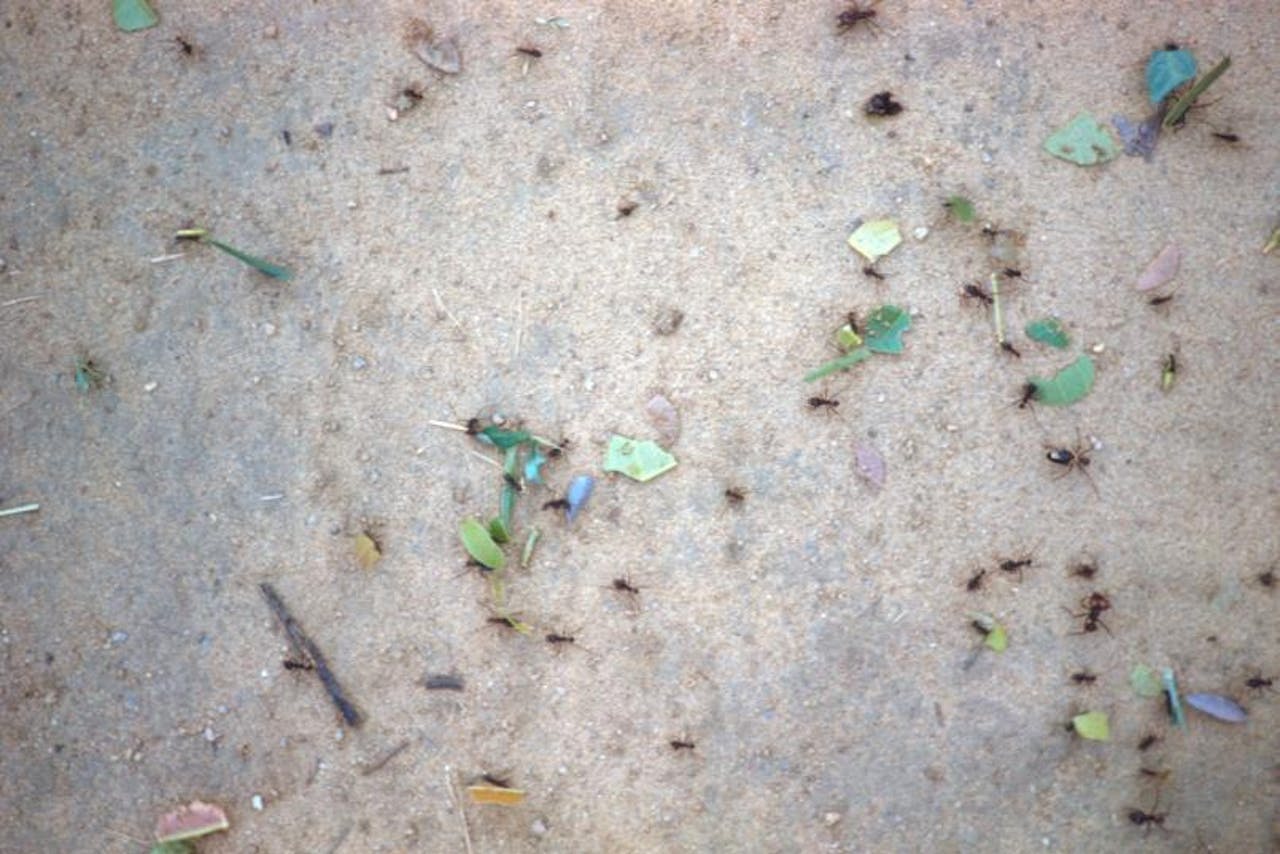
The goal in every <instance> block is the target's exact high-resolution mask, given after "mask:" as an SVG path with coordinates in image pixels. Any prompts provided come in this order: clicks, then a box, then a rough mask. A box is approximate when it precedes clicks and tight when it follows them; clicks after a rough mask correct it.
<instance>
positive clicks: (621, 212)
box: [617, 199, 640, 219]
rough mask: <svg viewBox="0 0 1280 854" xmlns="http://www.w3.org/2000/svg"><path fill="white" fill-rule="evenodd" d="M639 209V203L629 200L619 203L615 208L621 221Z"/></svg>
mask: <svg viewBox="0 0 1280 854" xmlns="http://www.w3.org/2000/svg"><path fill="white" fill-rule="evenodd" d="M639 207H640V203H639V202H633V201H631V200H630V199H628V200H627V201H625V202H619V203H618V207H617V211H618V218H619V219H623V218H625V217H629V216H631V215H632V214H633V213H635V212H636V209H637V208H639Z"/></svg>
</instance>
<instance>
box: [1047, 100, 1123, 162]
mask: <svg viewBox="0 0 1280 854" xmlns="http://www.w3.org/2000/svg"><path fill="white" fill-rule="evenodd" d="M1044 149H1045V151H1047V152H1049V153H1050V154H1052V155H1053V156H1054V157H1060V158H1062V159H1063V160H1067V161H1070V162H1071V163H1074V164H1076V165H1077V166H1093V165H1095V164H1098V163H1106V162H1107V161H1108V160H1112V159H1113V158H1115V156H1116V155H1117V154H1119V153H1120V147H1119V146H1118V145H1116V141H1115V140H1114V139H1112V138H1111V134H1109V133H1107V130H1106V128H1104V127H1103V126H1102V125H1100V124H1098V120H1097V119H1095V118H1094V117H1093V116H1092V115H1090V114H1089V113H1087V112H1084V113H1081V114H1080V115H1078V116H1076V117H1075V118H1074V119H1072V120H1071V122H1070V123H1069V124H1067V125H1065V126H1064V127H1063V128H1062V129H1061V130H1059V131H1058V132H1057V133H1055V134H1054V135H1053V136H1051V137H1049V138H1048V139H1046V140H1045V141H1044Z"/></svg>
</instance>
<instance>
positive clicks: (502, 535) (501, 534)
mask: <svg viewBox="0 0 1280 854" xmlns="http://www.w3.org/2000/svg"><path fill="white" fill-rule="evenodd" d="M489 536H490V538H492V539H493V541H494V542H495V543H497V544H498V545H503V544H504V543H509V542H511V530H510V529H509V528H507V523H506V522H504V521H502V517H501V516H495V517H493V518H492V519H490V520H489Z"/></svg>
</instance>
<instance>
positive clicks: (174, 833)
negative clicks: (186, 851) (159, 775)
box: [156, 801, 231, 842]
mask: <svg viewBox="0 0 1280 854" xmlns="http://www.w3.org/2000/svg"><path fill="white" fill-rule="evenodd" d="M230 827H231V822H230V821H228V820H227V814H226V813H225V812H223V810H222V808H221V807H217V806H214V805H213V804H206V803H205V802H204V801H192V802H191V803H189V804H184V805H183V806H180V807H178V808H177V809H176V810H174V811H173V812H167V813H165V814H164V815H162V816H160V820H159V821H157V822H156V841H157V842H177V841H179V840H182V839H195V838H196V837H197V836H204V835H205V834H208V833H216V832H217V831H219V830H227V829H228V828H230Z"/></svg>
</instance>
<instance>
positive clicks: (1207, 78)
mask: <svg viewBox="0 0 1280 854" xmlns="http://www.w3.org/2000/svg"><path fill="white" fill-rule="evenodd" d="M1230 67H1231V57H1229V56H1227V57H1223V59H1222V61H1221V62H1219V63H1218V64H1217V65H1215V66H1214V67H1213V68H1210V69H1209V71H1208V72H1207V73H1206V74H1205V75H1204V76H1203V77H1201V78H1200V79H1199V80H1197V81H1196V82H1195V84H1194V85H1193V86H1192V87H1191V88H1190V89H1188V90H1187V91H1186V92H1185V93H1184V94H1183V96H1182V97H1181V98H1179V99H1178V100H1177V102H1176V103H1174V105H1173V106H1172V107H1170V108H1169V112H1167V113H1165V116H1164V122H1162V125H1163V127H1164V129H1165V130H1169V129H1170V128H1172V127H1173V126H1174V125H1176V124H1177V123H1178V122H1180V121H1182V117H1183V116H1185V115H1186V114H1187V110H1189V109H1191V105H1192V104H1194V103H1195V102H1196V98H1199V97H1200V96H1201V95H1203V94H1204V90H1206V89H1208V88H1209V87H1210V86H1212V85H1213V81H1215V80H1217V79H1218V78H1219V77H1221V76H1222V72H1224V71H1226V70H1227V69H1228V68H1230Z"/></svg>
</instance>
